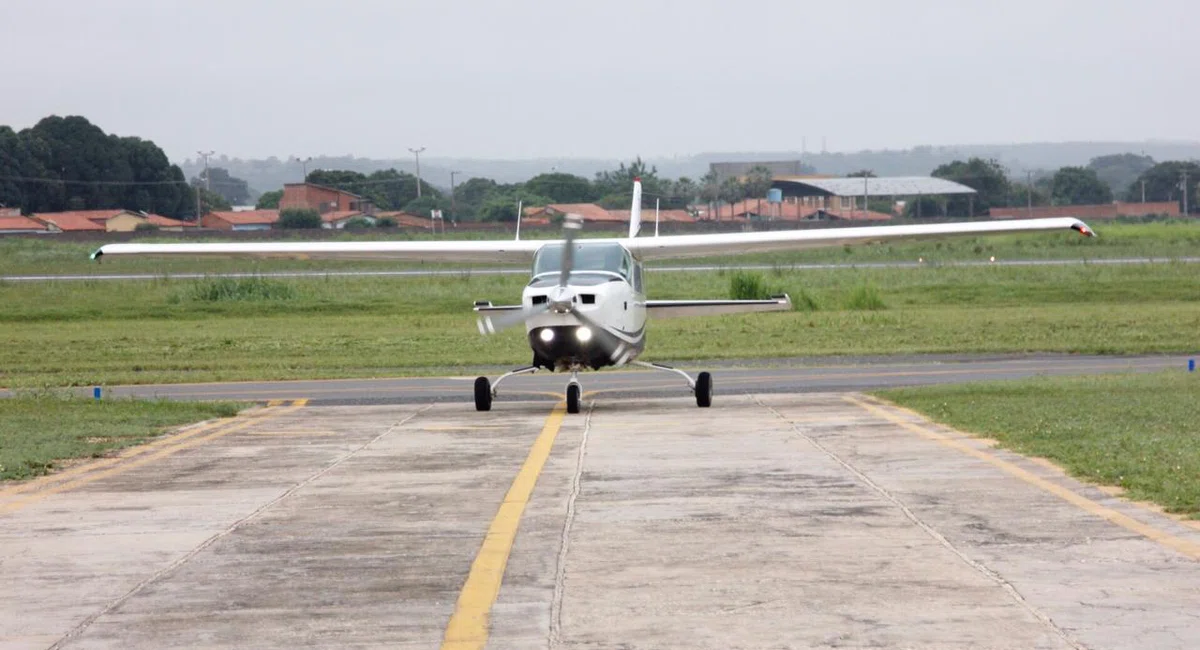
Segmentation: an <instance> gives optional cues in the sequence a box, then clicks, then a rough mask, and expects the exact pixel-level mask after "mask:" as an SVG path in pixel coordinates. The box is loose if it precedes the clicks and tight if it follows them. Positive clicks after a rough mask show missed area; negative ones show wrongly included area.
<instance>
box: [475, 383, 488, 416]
mask: <svg viewBox="0 0 1200 650" xmlns="http://www.w3.org/2000/svg"><path fill="white" fill-rule="evenodd" d="M475 410H476V411H490V410H492V383H491V382H490V381H488V378H487V377H476V378H475Z"/></svg>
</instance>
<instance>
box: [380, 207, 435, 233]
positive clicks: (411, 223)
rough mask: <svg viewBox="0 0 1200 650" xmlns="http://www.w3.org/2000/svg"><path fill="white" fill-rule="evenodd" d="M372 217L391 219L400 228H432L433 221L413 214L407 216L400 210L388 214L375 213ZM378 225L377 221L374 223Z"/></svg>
mask: <svg viewBox="0 0 1200 650" xmlns="http://www.w3.org/2000/svg"><path fill="white" fill-rule="evenodd" d="M374 217H375V218H376V219H377V220H378V219H391V220H392V221H395V222H396V225H397V226H400V227H402V228H428V229H432V228H433V219H429V218H427V217H422V216H419V215H415V214H409V213H408V212H404V211H402V210H396V211H389V212H376V213H375V215H374ZM376 223H378V221H377V222H376Z"/></svg>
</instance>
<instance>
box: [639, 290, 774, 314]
mask: <svg viewBox="0 0 1200 650" xmlns="http://www.w3.org/2000/svg"><path fill="white" fill-rule="evenodd" d="M791 310H792V299H791V297H789V296H788V295H787V294H786V293H785V294H783V295H781V296H772V297H771V298H769V299H767V300H647V301H646V314H647V315H649V316H650V317H651V318H653V319H655V320H658V319H660V318H682V317H685V316H713V315H716V314H749V313H754V312H761V311H791Z"/></svg>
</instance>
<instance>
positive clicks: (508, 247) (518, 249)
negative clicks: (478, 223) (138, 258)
mask: <svg viewBox="0 0 1200 650" xmlns="http://www.w3.org/2000/svg"><path fill="white" fill-rule="evenodd" d="M545 243H546V242H544V241H512V240H484V241H479V240H470V241H345V242H336V241H335V242H329V241H326V242H241V243H232V244H213V243H205V244H107V245H105V246H101V247H100V248H99V249H98V250H97V251H96V252H95V253H92V259H100V258H101V257H108V256H123V255H153V256H168V257H170V256H180V257H254V258H270V257H278V258H291V259H340V260H372V259H386V260H402V261H413V262H484V263H513V264H528V263H529V262H531V261H532V260H533V255H534V253H536V252H537V250H538V249H539V248H541V246H542V245H543V244H545Z"/></svg>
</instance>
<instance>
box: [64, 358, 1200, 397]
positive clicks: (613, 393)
mask: <svg viewBox="0 0 1200 650" xmlns="http://www.w3.org/2000/svg"><path fill="white" fill-rule="evenodd" d="M821 361H825V363H820V362H821ZM748 364H753V365H754V367H739V366H746V365H748ZM1186 364H1187V361H1186V358H1184V357H1169V356H1148V357H1112V356H1075V355H1037V356H1021V357H986V356H978V355H974V356H973V355H946V356H914V357H909V358H907V359H904V360H894V359H878V358H871V359H838V360H832V359H831V360H818V363H817V365H813V364H812V363H811V362H806V361H805V360H787V359H778V360H766V361H740V362H739V361H726V362H718V363H687V364H680V365H678V367H679V368H680V369H683V370H686V371H688V372H689V373H692V374H693V376H694V373H695V372H697V371H700V370H709V371H711V372H712V374H713V383H714V391H715V393H716V396H717V397H716V398H715V399H718V400H719V399H720V398H721V396H723V395H737V394H747V393H755V394H766V393H803V392H814V391H861V390H871V389H878V388H886V387H890V386H916V385H922V384H934V383H958V382H965V381H983V380H992V379H1017V378H1021V377H1030V376H1034V375H1060V374H1086V373H1102V372H1152V371H1157V370H1163V369H1167V368H1181V369H1182V368H1184V367H1185V366H1186ZM501 372H503V371H502V370H500V369H495V370H493V371H492V372H490V373H489V374H488V376H489V377H490V378H491V379H492V380H495V379H496V378H497V376H498V375H499V374H500V373H501ZM568 377H569V376H568V375H566V374H564V373H548V372H544V371H543V372H538V373H536V374H533V375H522V376H518V377H512V378H510V379H507V380H505V381H504V383H502V384H501V385H500V386H499V389H498V393H499V394H498V397H497V402H504V401H511V400H542V401H546V402H554V401H557V400H559V399H562V393H563V391H564V390H565V388H566V383H567V379H568ZM579 377H580V383H581V384H582V385H583V389H584V394H585V396H587V397H595V398H597V399H604V400H612V399H628V398H635V397H678V396H682V395H688V394H690V391H689V389H688V387H687V385H686V383H685V382H684V381H683V379H682V378H680V377H678V376H676V375H674V374H671V373H665V372H659V371H653V370H642V369H638V370H604V371H599V372H584V373H580V376H579ZM473 381H474V376H463V377H403V378H387V379H342V380H313V381H269V382H232V383H216V384H166V385H157V386H156V385H148V386H116V387H112V388H106V389H105V391H106V394H108V395H111V396H114V397H130V396H136V397H145V398H152V397H157V398H165V399H200V400H247V401H256V402H272V401H275V402H279V401H286V400H297V399H303V400H306V401H307V402H308V403H309V404H312V405H314V406H315V405H327V406H334V405H348V404H361V405H367V404H423V403H428V402H433V401H439V402H440V401H447V402H470V401H472V400H473V392H472V390H473V388H472V382H473ZM81 393H84V394H86V393H87V390H86V389H81Z"/></svg>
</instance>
